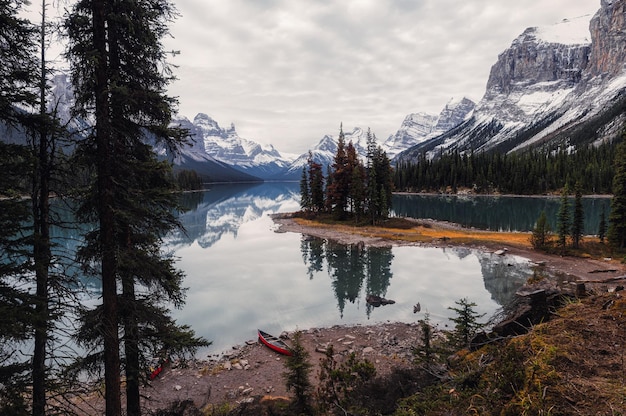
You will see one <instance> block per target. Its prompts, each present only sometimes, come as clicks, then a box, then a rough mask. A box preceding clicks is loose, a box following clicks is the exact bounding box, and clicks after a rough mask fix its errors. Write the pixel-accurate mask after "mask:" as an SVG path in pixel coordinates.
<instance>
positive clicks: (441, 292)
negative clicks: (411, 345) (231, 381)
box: [166, 184, 532, 358]
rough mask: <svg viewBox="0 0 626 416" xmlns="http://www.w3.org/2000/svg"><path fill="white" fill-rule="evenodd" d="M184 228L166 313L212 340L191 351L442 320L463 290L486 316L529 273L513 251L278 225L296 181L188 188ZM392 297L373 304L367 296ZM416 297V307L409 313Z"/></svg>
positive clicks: (295, 193)
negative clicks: (282, 229)
mask: <svg viewBox="0 0 626 416" xmlns="http://www.w3.org/2000/svg"><path fill="white" fill-rule="evenodd" d="M183 203H184V204H185V205H186V206H187V208H188V209H189V211H187V212H185V213H183V214H181V216H180V219H181V221H182V223H183V225H184V226H185V228H186V230H187V232H186V233H176V234H173V235H170V236H169V237H168V238H167V240H166V241H167V245H168V248H169V249H170V250H171V251H173V253H174V255H175V256H176V257H177V258H178V259H179V260H178V263H177V264H178V267H180V268H181V269H182V270H183V271H184V272H185V274H186V279H185V283H184V285H185V286H186V287H188V288H189V290H188V292H187V301H186V305H185V306H184V307H183V308H182V309H181V310H175V311H173V315H174V317H175V318H176V319H177V320H178V322H179V323H183V324H188V325H190V326H191V327H192V328H193V329H194V330H195V331H196V333H197V334H198V335H200V336H203V337H205V338H206V339H208V340H209V341H212V343H213V344H212V345H211V346H210V347H209V348H208V349H206V350H203V351H201V352H200V354H199V357H200V358H202V356H206V355H207V354H216V353H220V352H223V351H226V350H228V349H230V348H231V347H232V346H233V345H235V344H239V343H242V342H245V341H246V340H254V339H256V330H257V328H260V329H264V330H266V331H268V332H270V333H273V334H276V335H277V334H279V333H280V332H281V331H292V330H295V329H307V328H312V327H328V326H333V325H353V324H375V323H379V322H387V321H390V322H396V321H398V322H416V321H418V320H419V319H424V317H425V316H426V314H428V315H429V318H430V319H431V322H432V323H434V324H437V325H439V326H440V327H442V328H443V327H445V326H446V325H448V324H450V321H449V319H448V318H449V317H451V316H453V312H452V311H451V310H450V309H449V308H450V307H455V306H456V305H455V301H458V300H459V299H461V298H467V299H468V300H469V301H470V302H474V303H475V304H476V305H477V306H476V308H475V309H476V311H477V312H478V313H481V314H482V313H484V314H485V317H484V318H483V320H486V319H487V318H488V317H489V316H491V315H493V314H494V313H495V312H496V311H498V310H499V309H500V307H501V306H502V305H505V304H506V303H507V302H509V301H510V300H511V299H512V298H513V296H514V294H515V292H516V291H517V289H518V288H519V287H520V286H521V285H522V284H523V283H524V282H525V281H526V280H527V278H528V277H529V276H530V275H531V274H532V270H531V264H530V263H529V262H528V261H527V260H526V259H523V258H520V257H516V256H498V255H495V254H491V253H484V252H480V251H477V250H470V249H466V248H446V249H443V248H426V247H407V246H402V247H382V248H381V247H361V246H358V245H343V244H338V243H336V242H333V241H330V240H323V239H319V238H314V237H310V236H306V235H301V234H299V233H277V232H276V228H277V226H276V224H274V222H273V221H272V219H271V218H270V215H271V214H274V213H281V212H292V211H296V210H298V209H299V188H298V184H261V185H253V186H245V185H241V186H233V185H230V186H223V187H214V188H212V189H210V190H208V191H206V192H201V193H193V194H186V195H185V196H184V199H183ZM368 294H374V295H378V296H381V297H384V298H386V299H391V300H393V301H395V303H394V304H390V305H384V306H379V307H373V306H372V305H370V304H368V303H367V302H366V300H365V299H366V296H367V295H368ZM417 303H419V305H420V311H419V312H417V313H414V305H416V304H417Z"/></svg>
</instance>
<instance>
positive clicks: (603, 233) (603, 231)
mask: <svg viewBox="0 0 626 416" xmlns="http://www.w3.org/2000/svg"><path fill="white" fill-rule="evenodd" d="M606 228H607V226H606V215H605V214H604V210H602V212H601V213H600V224H599V226H598V238H599V239H600V243H602V244H604V239H605V238H606Z"/></svg>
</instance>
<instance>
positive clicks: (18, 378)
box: [0, 0, 37, 415]
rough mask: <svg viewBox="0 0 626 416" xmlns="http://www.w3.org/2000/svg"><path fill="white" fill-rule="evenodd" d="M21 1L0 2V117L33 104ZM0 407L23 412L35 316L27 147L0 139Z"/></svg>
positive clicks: (31, 50)
mask: <svg viewBox="0 0 626 416" xmlns="http://www.w3.org/2000/svg"><path fill="white" fill-rule="evenodd" d="M24 3H25V2H23V1H20V0H17V1H2V2H0V22H1V23H0V27H1V29H0V32H1V33H2V35H1V36H0V62H2V64H1V65H0V122H2V124H4V125H6V126H14V127H15V126H16V125H17V124H18V123H23V122H24V115H25V113H24V111H23V109H24V108H33V106H34V105H35V102H36V94H35V93H34V88H33V86H34V85H35V83H36V80H34V79H33V76H34V75H35V74H36V73H37V67H36V60H35V46H34V45H35V42H34V38H33V36H34V33H35V31H34V28H33V27H32V26H31V25H30V24H29V22H28V21H26V20H24V19H22V18H20V17H19V14H20V12H21V11H22V6H23V4H24ZM0 172H2V173H1V174H0V315H2V317H3V319H0V413H1V414H14V415H21V414H28V412H29V408H30V404H29V403H28V396H27V395H26V394H25V392H27V391H28V390H29V389H28V386H29V384H30V380H32V375H31V370H32V367H31V365H30V363H29V362H28V359H27V357H24V355H23V354H21V353H20V351H21V350H23V347H24V343H26V342H27V341H30V340H32V330H33V324H34V319H35V317H34V316H33V313H32V308H31V306H32V305H33V304H34V302H33V297H32V294H31V293H30V292H29V291H28V289H27V288H28V287H29V286H32V281H30V280H28V279H29V277H28V276H29V275H30V273H31V272H32V269H31V267H30V266H31V260H32V250H31V249H30V248H31V247H32V245H30V242H29V241H28V240H27V238H28V237H29V236H28V235H27V234H28V230H25V229H24V224H27V223H29V222H30V221H31V220H32V216H31V212H32V211H31V210H30V209H29V206H28V202H27V201H25V200H24V199H23V197H24V196H25V195H29V193H30V189H29V183H28V182H27V181H26V179H25V178H27V177H28V176H29V173H30V172H33V159H32V152H30V150H29V149H28V148H27V147H26V146H21V145H11V144H6V143H2V142H1V141H0Z"/></svg>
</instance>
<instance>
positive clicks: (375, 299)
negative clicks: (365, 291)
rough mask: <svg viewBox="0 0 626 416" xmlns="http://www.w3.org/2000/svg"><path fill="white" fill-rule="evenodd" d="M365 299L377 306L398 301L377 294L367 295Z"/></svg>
mask: <svg viewBox="0 0 626 416" xmlns="http://www.w3.org/2000/svg"><path fill="white" fill-rule="evenodd" d="M365 301H366V302H367V303H369V304H370V305H372V306H373V307H375V308H377V307H379V306H381V305H393V304H394V303H396V301H395V300H391V299H385V298H383V297H380V296H377V295H367V296H366V297H365Z"/></svg>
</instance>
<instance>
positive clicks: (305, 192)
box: [300, 168, 312, 211]
mask: <svg viewBox="0 0 626 416" xmlns="http://www.w3.org/2000/svg"><path fill="white" fill-rule="evenodd" d="M300 209H302V210H303V211H311V209H312V204H311V191H310V190H309V178H308V176H307V174H306V168H302V177H301V178H300Z"/></svg>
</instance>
